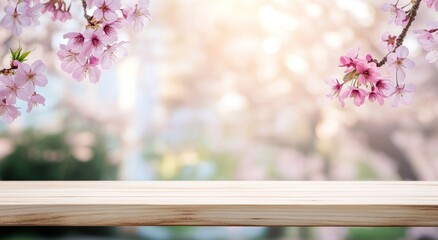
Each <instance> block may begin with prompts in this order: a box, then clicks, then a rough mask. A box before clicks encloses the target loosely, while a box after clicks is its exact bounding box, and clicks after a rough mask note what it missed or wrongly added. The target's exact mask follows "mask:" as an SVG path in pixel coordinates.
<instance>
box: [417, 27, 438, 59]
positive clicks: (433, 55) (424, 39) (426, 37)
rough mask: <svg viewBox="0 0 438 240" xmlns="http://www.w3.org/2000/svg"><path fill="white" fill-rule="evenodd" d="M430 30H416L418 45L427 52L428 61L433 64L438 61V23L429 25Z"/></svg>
mask: <svg viewBox="0 0 438 240" xmlns="http://www.w3.org/2000/svg"><path fill="white" fill-rule="evenodd" d="M427 27H428V29H421V30H415V31H414V34H415V35H417V40H418V43H419V44H420V45H421V47H422V48H423V49H424V50H425V51H426V52H427V55H426V61H427V62H429V63H433V62H435V61H436V60H438V22H430V23H428V24H427Z"/></svg>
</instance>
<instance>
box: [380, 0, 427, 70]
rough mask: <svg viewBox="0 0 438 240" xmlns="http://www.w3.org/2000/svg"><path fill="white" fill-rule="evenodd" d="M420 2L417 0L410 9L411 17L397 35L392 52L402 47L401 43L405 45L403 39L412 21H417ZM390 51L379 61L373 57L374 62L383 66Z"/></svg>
mask: <svg viewBox="0 0 438 240" xmlns="http://www.w3.org/2000/svg"><path fill="white" fill-rule="evenodd" d="M420 3H421V0H417V1H416V2H415V4H414V5H413V6H412V8H411V10H409V14H410V15H411V16H410V17H409V21H408V24H406V26H405V27H404V28H403V30H402V32H401V33H400V35H399V36H398V37H397V41H396V44H395V48H394V50H392V51H391V52H395V50H396V49H397V48H398V47H400V46H401V45H403V41H404V40H405V37H406V34H407V33H408V31H409V28H410V27H411V25H412V22H414V21H415V17H416V16H417V11H418V9H419V8H420ZM391 52H389V53H391ZM389 53H388V54H386V56H385V57H383V58H382V60H380V61H378V60H377V59H373V61H372V62H374V63H375V64H376V65H377V67H381V66H383V65H385V63H386V61H387V60H388V55H389Z"/></svg>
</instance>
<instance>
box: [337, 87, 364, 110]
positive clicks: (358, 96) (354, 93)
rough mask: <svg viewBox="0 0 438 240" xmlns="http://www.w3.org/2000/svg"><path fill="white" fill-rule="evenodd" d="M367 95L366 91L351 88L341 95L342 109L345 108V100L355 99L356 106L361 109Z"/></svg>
mask: <svg viewBox="0 0 438 240" xmlns="http://www.w3.org/2000/svg"><path fill="white" fill-rule="evenodd" d="M366 95H367V92H366V91H365V90H363V89H360V88H357V87H353V86H350V87H349V88H348V89H347V90H346V91H345V92H344V93H342V94H341V96H339V101H340V102H341V105H342V107H344V106H345V102H344V101H345V99H346V98H353V99H354V101H353V102H354V104H355V105H356V106H358V107H359V106H361V105H362V104H363V103H364V101H365V97H366Z"/></svg>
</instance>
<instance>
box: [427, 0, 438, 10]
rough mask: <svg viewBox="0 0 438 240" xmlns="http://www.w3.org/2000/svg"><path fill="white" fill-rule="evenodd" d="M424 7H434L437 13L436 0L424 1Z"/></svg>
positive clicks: (437, 2)
mask: <svg viewBox="0 0 438 240" xmlns="http://www.w3.org/2000/svg"><path fill="white" fill-rule="evenodd" d="M426 5H427V7H430V8H431V7H432V6H434V7H435V10H437V11H438V1H437V0H426Z"/></svg>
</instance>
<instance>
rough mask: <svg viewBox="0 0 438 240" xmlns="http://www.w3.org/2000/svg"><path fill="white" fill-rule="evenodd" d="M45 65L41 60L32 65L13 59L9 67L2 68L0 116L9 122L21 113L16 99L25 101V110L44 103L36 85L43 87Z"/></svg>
mask: <svg viewBox="0 0 438 240" xmlns="http://www.w3.org/2000/svg"><path fill="white" fill-rule="evenodd" d="M44 69H45V66H44V64H43V62H42V61H41V60H37V61H35V62H34V63H33V64H32V65H29V64H27V63H21V62H20V61H18V60H14V61H13V62H12V64H11V68H10V69H3V70H2V74H0V116H2V117H3V118H4V119H5V121H6V122H8V123H10V122H12V121H13V120H14V119H16V118H17V117H18V116H20V115H21V113H20V111H19V110H18V107H17V106H16V104H17V99H19V100H22V101H25V102H27V111H28V112H30V111H31V110H32V109H33V107H34V106H37V105H39V104H42V105H44V102H45V99H44V97H43V96H41V95H40V94H38V93H37V92H36V87H37V86H38V87H44V86H46V84H47V78H46V76H45V75H44Z"/></svg>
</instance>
